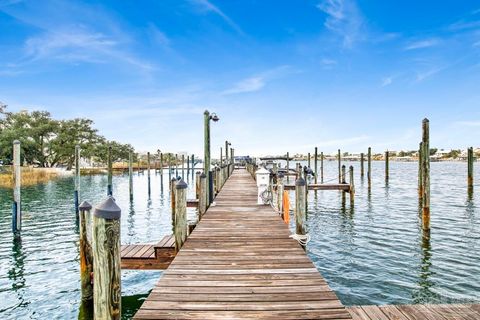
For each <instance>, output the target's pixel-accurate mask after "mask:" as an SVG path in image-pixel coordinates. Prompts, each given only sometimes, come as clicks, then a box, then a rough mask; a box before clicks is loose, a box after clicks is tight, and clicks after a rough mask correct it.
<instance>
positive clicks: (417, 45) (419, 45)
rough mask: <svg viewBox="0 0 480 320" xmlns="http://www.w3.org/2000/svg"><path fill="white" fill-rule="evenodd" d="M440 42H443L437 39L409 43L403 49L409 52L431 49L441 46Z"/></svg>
mask: <svg viewBox="0 0 480 320" xmlns="http://www.w3.org/2000/svg"><path fill="white" fill-rule="evenodd" d="M440 42H441V41H440V39H437V38H431V39H424V40H418V41H412V42H410V43H408V44H407V45H406V46H405V47H404V48H403V49H404V50H407V51H408V50H416V49H424V48H430V47H433V46H437V45H439V44H440Z"/></svg>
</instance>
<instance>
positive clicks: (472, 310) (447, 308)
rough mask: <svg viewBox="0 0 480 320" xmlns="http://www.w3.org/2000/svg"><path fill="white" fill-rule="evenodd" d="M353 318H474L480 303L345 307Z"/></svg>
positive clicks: (392, 319)
mask: <svg viewBox="0 0 480 320" xmlns="http://www.w3.org/2000/svg"><path fill="white" fill-rule="evenodd" d="M347 310H348V312H349V313H350V314H351V315H352V318H353V320H449V319H455V320H476V319H480V304H426V305H421V304H416V305H385V306H353V307H347Z"/></svg>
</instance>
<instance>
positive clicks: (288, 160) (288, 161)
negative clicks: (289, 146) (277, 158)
mask: <svg viewBox="0 0 480 320" xmlns="http://www.w3.org/2000/svg"><path fill="white" fill-rule="evenodd" d="M288 182H290V155H289V153H288V152H287V183H288Z"/></svg>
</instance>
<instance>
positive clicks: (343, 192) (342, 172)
mask: <svg viewBox="0 0 480 320" xmlns="http://www.w3.org/2000/svg"><path fill="white" fill-rule="evenodd" d="M341 170H342V171H341V177H342V178H341V183H343V184H346V183H347V180H346V178H345V173H346V172H345V165H342V169H341ZM340 192H341V193H342V200H343V201H345V191H340Z"/></svg>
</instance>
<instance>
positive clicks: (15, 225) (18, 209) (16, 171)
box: [12, 140, 22, 233]
mask: <svg viewBox="0 0 480 320" xmlns="http://www.w3.org/2000/svg"><path fill="white" fill-rule="evenodd" d="M12 174H13V204H12V231H13V233H17V232H19V231H21V230H22V200H21V199H22V197H21V191H20V190H21V186H22V169H21V166H20V141H18V140H15V141H13V169H12Z"/></svg>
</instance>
